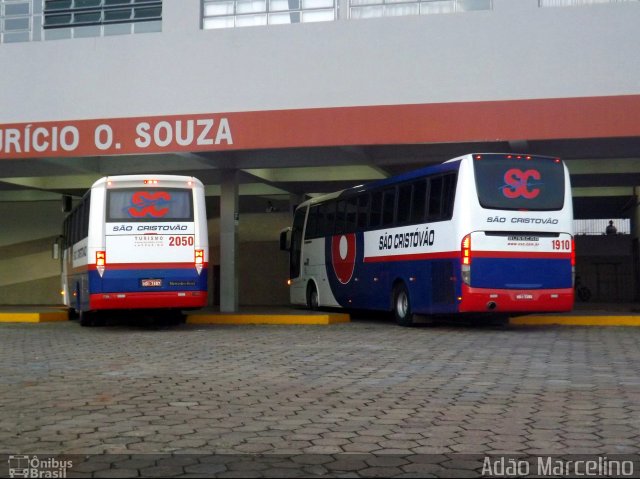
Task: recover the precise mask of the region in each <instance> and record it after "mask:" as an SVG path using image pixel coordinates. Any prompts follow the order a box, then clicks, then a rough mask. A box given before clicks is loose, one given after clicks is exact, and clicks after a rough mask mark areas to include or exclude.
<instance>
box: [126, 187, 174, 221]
mask: <svg viewBox="0 0 640 479" xmlns="http://www.w3.org/2000/svg"><path fill="white" fill-rule="evenodd" d="M169 201H171V195H170V194H169V193H167V192H166V191H158V192H155V193H150V192H148V191H137V192H135V193H134V194H133V196H132V197H131V203H133V206H132V207H131V208H129V215H131V216H133V217H134V218H143V217H145V216H151V217H153V218H162V217H163V216H164V215H166V214H167V213H168V212H169V208H158V205H160V204H162V203H166V202H169Z"/></svg>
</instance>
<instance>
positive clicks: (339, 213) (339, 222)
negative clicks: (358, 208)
mask: <svg viewBox="0 0 640 479" xmlns="http://www.w3.org/2000/svg"><path fill="white" fill-rule="evenodd" d="M346 209H347V201H346V200H341V201H338V205H337V208H336V227H335V232H336V234H342V233H344V232H345V231H346V225H345V222H346V213H347V212H346Z"/></svg>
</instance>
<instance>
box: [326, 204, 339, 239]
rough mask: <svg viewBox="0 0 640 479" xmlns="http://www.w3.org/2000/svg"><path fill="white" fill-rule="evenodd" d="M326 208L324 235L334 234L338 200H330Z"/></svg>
mask: <svg viewBox="0 0 640 479" xmlns="http://www.w3.org/2000/svg"><path fill="white" fill-rule="evenodd" d="M325 208H326V209H325V216H324V236H331V235H332V234H333V229H334V224H335V220H336V202H335V201H330V202H329V203H326V204H325Z"/></svg>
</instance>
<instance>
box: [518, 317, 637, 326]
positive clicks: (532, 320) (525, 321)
mask: <svg viewBox="0 0 640 479" xmlns="http://www.w3.org/2000/svg"><path fill="white" fill-rule="evenodd" d="M509 324H511V325H516V326H543V325H551V324H554V325H560V326H640V315H602V316H597V315H596V316H594V315H591V316H587V315H582V316H547V315H539V316H538V315H531V316H519V317H516V318H510V319H509Z"/></svg>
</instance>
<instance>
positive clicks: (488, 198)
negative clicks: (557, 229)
mask: <svg viewBox="0 0 640 479" xmlns="http://www.w3.org/2000/svg"><path fill="white" fill-rule="evenodd" d="M473 165H474V168H475V174H476V188H477V190H478V199H479V200H480V205H481V206H482V207H483V208H489V209H497V210H531V211H549V210H560V209H562V207H563V206H564V189H565V184H564V167H563V164H562V162H561V161H560V160H558V159H556V158H548V157H539V156H538V157H536V156H526V155H474V161H473Z"/></svg>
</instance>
